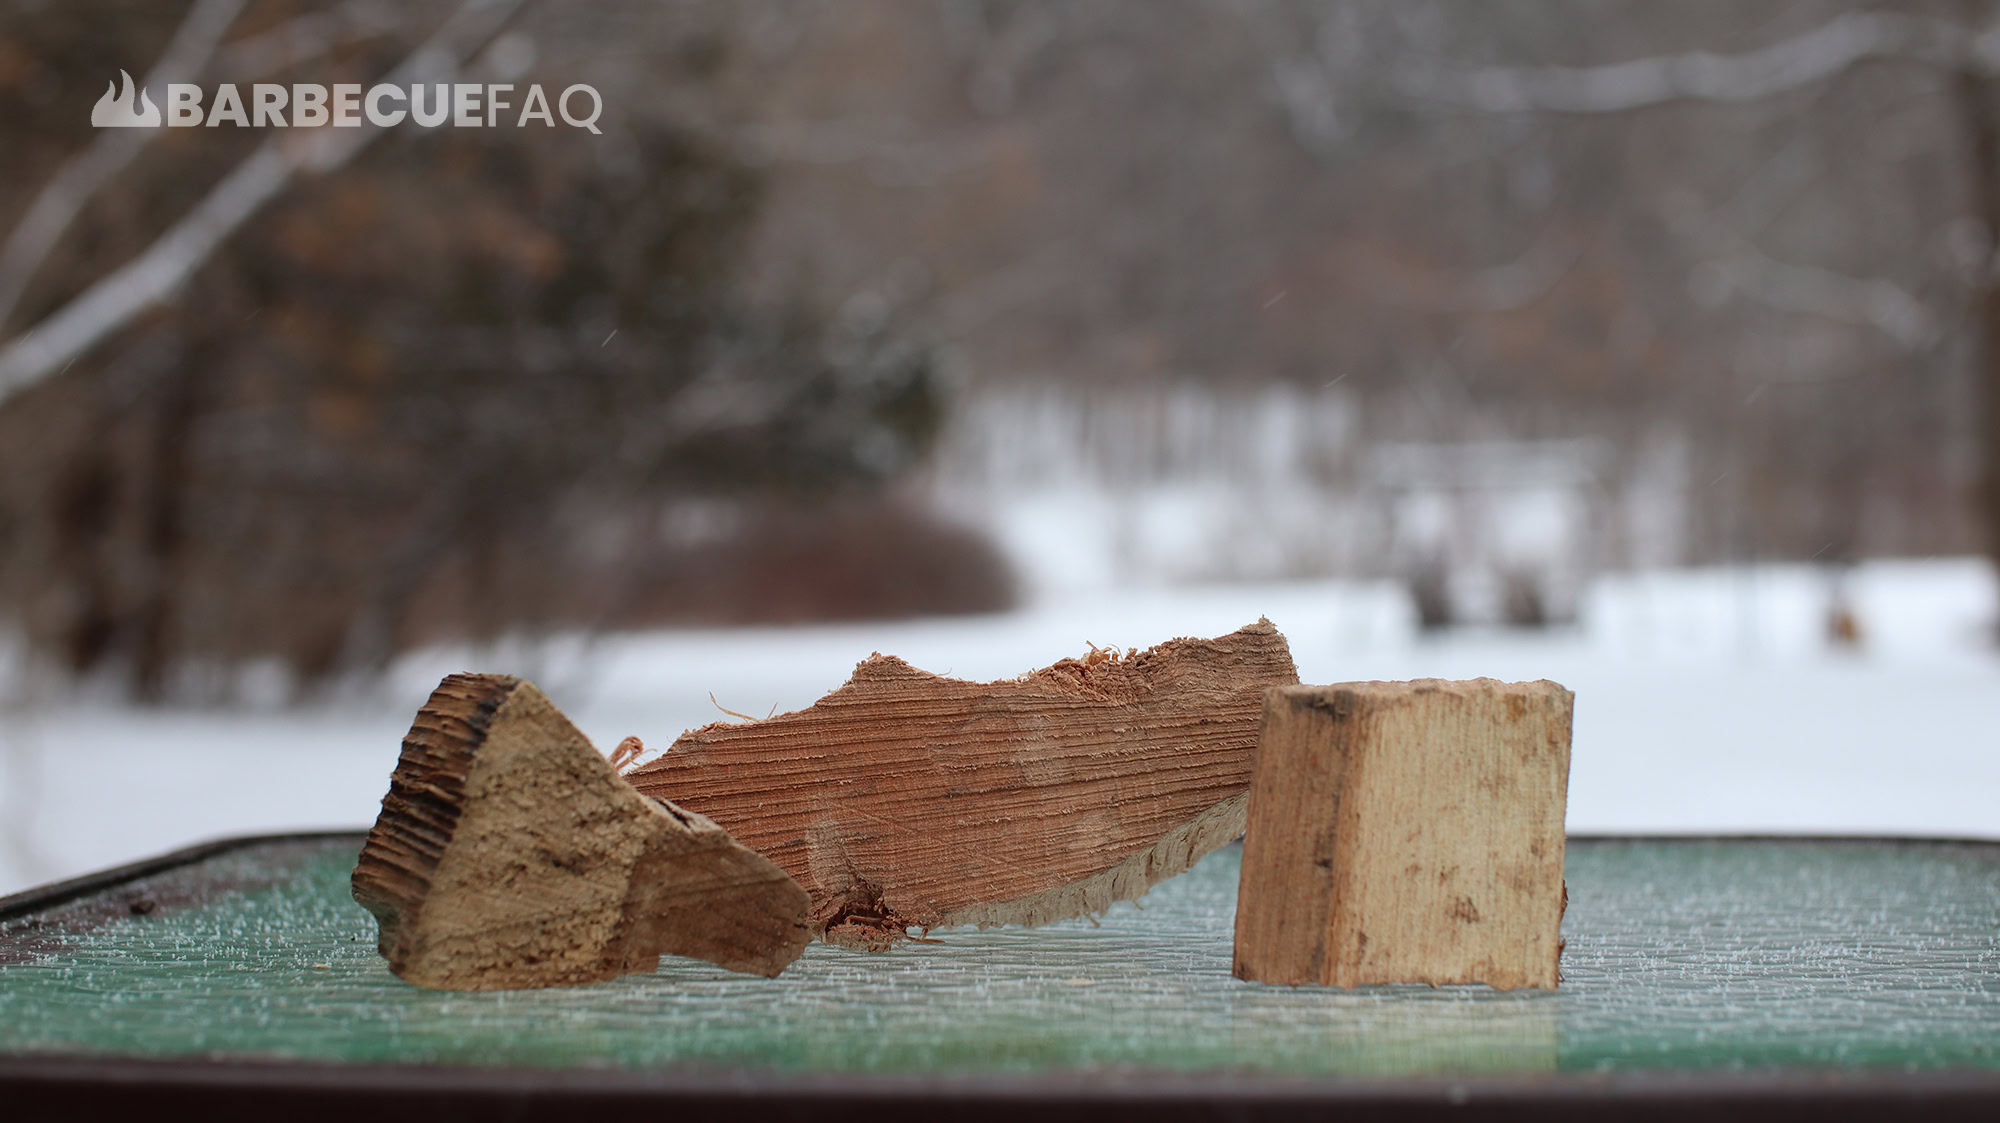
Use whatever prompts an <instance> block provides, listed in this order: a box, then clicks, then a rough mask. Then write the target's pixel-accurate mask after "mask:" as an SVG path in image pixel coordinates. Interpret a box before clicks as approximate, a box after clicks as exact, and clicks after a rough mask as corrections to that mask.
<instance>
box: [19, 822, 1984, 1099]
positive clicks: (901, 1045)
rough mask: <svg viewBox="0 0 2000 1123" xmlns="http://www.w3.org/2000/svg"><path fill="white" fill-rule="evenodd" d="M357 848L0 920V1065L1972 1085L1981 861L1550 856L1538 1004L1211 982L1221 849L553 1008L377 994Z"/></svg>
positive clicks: (1479, 991)
mask: <svg viewBox="0 0 2000 1123" xmlns="http://www.w3.org/2000/svg"><path fill="white" fill-rule="evenodd" d="M359 847H360V836H359V835H354V836H351V837H349V836H341V837H326V838H315V839H299V840H277V841H263V842H257V843H253V844H248V845H244V846H240V847H236V848H233V849H228V850H224V851H222V852H219V853H215V854H211V855H209V856H207V857H204V858H202V859H200V860H198V861H194V862H191V863H188V864H184V865H181V866H178V867H176V868H171V869H167V870H163V871H160V872H157V873H154V874H151V875H149V876H146V877H142V878H139V879H136V880H129V881H125V882H122V883H119V884H115V885H109V886H100V887H98V888H96V889H94V890H92V891H91V892H88V893H86V894H84V895H82V896H79V897H75V898H74V899H70V900H67V901H64V902H63V903H60V904H54V905H47V906H41V907H37V908H34V909H32V910H30V911H27V912H25V913H22V912H21V910H20V909H19V907H18V906H17V907H16V909H15V912H16V915H14V916H12V917H10V918H8V919H6V920H5V921H4V922H0V1056H4V1055H14V1056H21V1055H35V1054H50V1053H64V1054H79V1053H81V1054H90V1055H108V1056H128V1057H185V1056H191V1055H201V1056H232V1057H255V1058H285V1059H295V1060H308V1061H329V1062H336V1063H359V1062H366V1063H377V1064H379V1063H392V1064H401V1063H417V1064H449V1065H475V1066H507V1067H513V1068H522V1067H526V1068H573V1067H583V1066H590V1067H612V1068H628V1069H631V1068H646V1069H655V1070H657V1069H670V1070H676V1071H686V1072H716V1071H725V1072H741V1071H744V1070H754V1071H765V1072H772V1071H775V1072H785V1073H820V1074H827V1073H840V1074H846V1073H852V1074H893V1075H904V1074H919V1075H923V1074H936V1073H941V1072H951V1073H959V1074H965V1073H971V1074H979V1073H986V1074H1013V1073H1036V1074H1060V1073H1075V1072H1088V1071H1101V1070H1105V1069H1114V1070H1167V1071H1175V1072H1183V1073H1187V1072H1193V1073H1208V1072H1237V1073H1248V1074H1265V1075H1286V1076H1322V1077H1324V1076H1339V1077H1344V1076H1357V1075H1359V1076H1383V1077H1404V1076H1421V1075H1475V1074H1495V1075H1515V1074H1533V1073H1547V1072H1585V1073H1588V1072H1607V1071H1608V1072H1634V1071H1660V1070H1703V1071H1715V1070H1727V1069H1754V1070H1764V1069H1801V1068H1803V1069H1811V1070H1841V1071H1881V1070H1889V1071H1931V1070H1938V1069H1947V1068H1960V1069H1963V1068H1971V1069H1989V1070H1991V1069H2000V845H1989V844H1978V843H1926V842H1883V841H1823V840H1658V839H1647V840H1611V839H1575V840H1572V841H1571V844H1570V851H1569V863H1568V879H1569V888H1570V908H1569V913H1568V915H1567V917H1566V918H1565V920H1564V923H1563V931H1564V934H1565V936H1566V937H1567V939H1568V941H1569V949H1568V952H1567V953H1566V955H1565V956H1564V959H1563V970H1564V974H1565V976H1566V981H1565V982H1564V984H1563V986H1562V988H1561V989H1560V990H1559V991H1556V992H1515V993H1504V994H1503V993H1499V992H1496V991H1492V990H1489V989H1486V988H1484V987H1443V988H1430V987H1421V986H1411V987H1378V988H1369V989H1364V990H1357V991H1340V990H1334V989H1326V988H1317V987H1301V988H1296V989H1294V988H1286V987H1272V986H1265V985H1259V984H1253V983H1245V982H1242V981H1239V980H1237V979H1235V978H1233V977H1231V976H1230V974H1229V964H1230V940H1231V926H1232V914H1233V912H1234V908H1235V898H1236V879H1237V869H1238V860H1239V852H1238V851H1237V850H1236V849H1235V848H1233V847H1232V848H1229V849H1226V850H1224V851H1222V852H1219V853H1217V854H1215V855H1212V856H1211V857H1209V858H1208V859H1207V860H1205V861H1203V862H1202V863H1201V864H1200V865H1199V866H1198V867H1196V868H1195V869H1194V870H1193V871H1191V872H1190V873H1188V874H1185V875H1183V876H1181V877H1179V878H1176V879H1174V880H1172V881H1170V882H1167V883H1165V884H1163V885H1161V886H1159V887H1158V888H1157V889H1155V890H1154V891H1153V893H1152V894H1151V895H1150V896H1148V897H1147V898H1145V900H1144V901H1142V902H1141V904H1142V905H1143V906H1144V907H1143V908H1139V907H1135V906H1133V905H1119V906H1116V907H1114V908H1113V909H1112V910H1111V911H1110V912H1109V913H1107V914H1106V915H1104V916H1103V917H1101V918H1099V920H1098V922H1097V923H1092V922H1090V921H1087V920H1086V921H1075V922H1071V923H1066V924H1061V925H1056V926H1053V927H1049V928H1042V929H1032V930H1026V929H999V930H990V931H970V930H951V931H943V932H939V933H937V934H936V936H937V938H938V939H939V941H940V942H938V943H935V944H914V945H906V946H903V947H900V948H898V949H897V950H895V951H893V952H890V953H887V954H883V955H869V954H866V953H858V952H849V951H844V950H841V949H839V948H834V947H830V946H823V945H815V946H813V947H812V948H810V949H808V951H807V952H806V954H805V956H804V958H802V959H801V960H800V961H799V962H797V963H796V964H794V965H793V966H792V967H791V968H790V969H789V970H787V971H786V972H785V974H784V975H783V976H782V977H780V978H777V979H757V978H751V977H747V976H742V975H732V974H730V973H728V972H725V971H722V970H720V969H718V968H714V967H710V966H708V965H706V964H702V963H697V962H692V961H685V960H677V959H672V958H669V959H668V960H667V961H666V962H664V963H663V964H662V965H661V967H660V970H659V972H658V973H657V974H654V975H650V976H644V977H633V978H626V979H622V980H618V981H615V982H610V983H602V984H598V985H595V986H589V987H582V988H576V989H568V990H546V991H513V992H500V993H486V994H449V993H440V992H434V991H425V990H420V989H417V988H415V987H411V986H408V985H405V984H404V983H402V982H400V981H398V980H397V979H396V978H395V977H394V976H392V975H391V974H390V973H389V972H388V970H387V968H386V967H385V966H384V964H383V961H382V960H381V959H380V958H379V957H378V956H377V955H376V953H375V925H374V921H373V920H372V918H370V917H369V916H368V915H367V914H366V913H364V912H363V911H362V910H361V909H360V908H359V907H358V906H356V905H355V904H354V902H353V900H352V899H351V898H350V897H349V896H348V889H347V879H348V873H349V870H350V869H351V868H352V866H353V863H354V856H355V853H356V852H357V850H358V849H359Z"/></svg>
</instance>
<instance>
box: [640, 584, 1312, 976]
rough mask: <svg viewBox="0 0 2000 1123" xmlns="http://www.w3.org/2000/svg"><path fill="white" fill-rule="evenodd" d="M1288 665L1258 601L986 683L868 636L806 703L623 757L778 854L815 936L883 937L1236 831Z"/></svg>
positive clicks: (1137, 871)
mask: <svg viewBox="0 0 2000 1123" xmlns="http://www.w3.org/2000/svg"><path fill="white" fill-rule="evenodd" d="M1297 681H1298V672H1297V670H1296V669H1295V668H1294V667H1293V665H1292V656H1291V651H1290V649H1289V648H1288V647H1287V646H1286V643H1285V637H1284V636H1283V635H1281V634H1279V632H1278V630H1277V629H1276V628H1274V627H1272V626H1271V623H1270V621H1268V620H1262V621H1259V622H1258V623H1256V624H1252V625H1250V626H1248V627H1246V628H1243V629H1241V630H1239V631H1236V632H1232V633H1230V634H1229V635H1226V636H1222V637H1220V638H1217V639H1177V640H1172V641H1170V642H1167V643H1163V644H1161V645H1159V646H1158V647H1154V648H1152V649H1150V650H1147V651H1143V652H1137V653H1127V654H1124V655H1120V654H1118V653H1116V652H1115V651H1100V650H1096V649H1094V648H1093V650H1092V653H1091V654H1090V655H1089V656H1088V657H1086V658H1083V659H1065V660H1063V661H1061V662H1059V663H1057V664H1055V665H1054V666H1051V667H1047V668H1044V669H1042V670H1038V671H1034V672H1032V673H1030V674H1026V675H1023V676H1021V677H1020V678H1017V679H1009V680H1005V681H1001V682H991V683H974V682H965V681H962V680H959V679H951V678H944V677H942V676H939V675H934V674H931V673H929V672H927V671H920V670H918V669H916V668H915V667H912V666H910V665H909V664H908V663H905V662H904V661H903V660H901V659H896V658H892V657H889V656H884V655H880V654H876V655H872V656H870V657H869V658H868V659H866V660H863V661H862V662H861V664H860V665H859V666H857V667H856V668H855V670H854V675H853V677H852V678H850V679H849V680H848V682H847V684H846V685H845V686H842V687H841V688H840V689H838V690H836V691H834V692H833V693H831V694H829V695H827V696H826V697H825V698H822V699H820V701H819V702H818V703H816V704H815V705H813V706H811V707H810V708H808V709H805V710H800V711H798V712H796V713H789V714H783V715H781V716H778V717H775V718H770V719H767V720H764V721H758V722H753V723H749V724H739V725H731V724H720V723H719V724H715V725H709V726H706V727H704V728H701V729H696V730H692V731H690V732H688V733H685V734H683V735H682V736H681V737H680V739H679V740H677V741H675V742H674V744H673V746H672V748H670V749H669V750H668V751H667V753H666V754H665V755H664V756H662V757H660V758H659V759H657V760H655V761H652V762H651V763H648V764H646V765H644V766H642V767H640V768H638V769H636V770H634V771H632V772H629V773H627V774H626V775H627V778H628V779H630V780H631V781H632V784H633V786H635V787H637V788H638V789H639V790H640V791H642V792H645V793H647V794H649V795H654V796H658V797H661V798H669V797H671V798H673V799H675V800H676V801H678V802H680V803H682V804H683V805H685V806H687V807H691V808H693V809H695V810H697V811H700V812H701V813H702V814H704V815H707V816H709V817H711V818H713V819H714V820H715V821H716V822H718V823H720V824H722V825H723V826H724V827H726V828H727V829H728V830H729V831H730V832H731V833H732V834H733V835H735V836H736V838H738V839H739V840H741V841H742V842H743V843H744V844H745V845H747V846H750V847H752V848H754V849H756V850H757V851H758V852H759V853H761V854H763V855H764V856H766V857H768V858H770V859H771V860H772V861H773V862H776V863H777V864H778V865H779V866H781V867H783V868H784V870H785V871H786V872H787V873H789V874H791V875H792V876H793V877H794V878H796V879H797V880H798V882H799V884H801V885H803V886H805V888H806V890H807V891H808V892H809V893H810V894H811V895H812V902H813V912H812V920H813V925H814V927H815V929H816V930H817V931H819V932H820V933H821V934H822V935H823V936H825V937H826V938H827V939H828V940H830V941H832V942H835V943H839V944H843V945H846V946H849V947H862V948H868V949H871V950H882V949H884V948H887V947H889V946H890V945H892V944H894V943H895V942H897V941H898V940H901V939H904V938H906V937H907V934H908V933H907V930H908V929H910V928H913V927H914V928H921V929H923V930H925V931H926V932H928V931H929V930H930V929H932V928H937V927H944V926H948V925H956V924H977V925H981V926H990V925H999V924H1045V923H1049V922H1052V921H1057V920H1063V919H1067V918H1069V917H1073V916H1080V915H1085V914H1090V913H1096V912H1101V911H1103V910H1104V909H1105V908H1107V907H1108V906H1110V905H1111V903H1112V902H1114V901H1123V900H1131V899H1133V898H1135V897H1139V896H1141V895H1143V894H1144V893H1145V892H1146V890H1147V889H1149V888H1151V887H1152V885H1153V884H1154V883H1156V882H1158V881H1160V880H1162V879H1164V878H1168V877H1171V876H1173V875H1174V874H1177V873H1180V872H1181V871H1183V870H1185V869H1187V868H1188V867H1189V866H1192V865H1193V864H1194V863H1195V862H1196V861H1197V860H1199V859H1200V858H1201V857H1202V856H1203V855H1205V854H1207V853H1209V852H1210V851H1212V850H1214V849H1216V848H1217V847H1219V846H1222V845H1224V844H1225V843H1228V842H1229V841H1231V840H1232V839H1235V838H1236V837H1237V836H1239V835H1240V834H1242V833H1243V820H1244V813H1245V812H1244V808H1245V804H1246V802H1247V799H1248V794H1249V784H1250V773H1251V767H1252V760H1251V758H1252V755H1253V753H1254V751H1255V749H1256V744H1257V719H1258V714H1259V712H1260V710H1261V707H1262V705H1263V701H1262V699H1263V692H1264V690H1265V688H1266V687H1270V686H1274V685H1280V684H1286V683H1296V682H1297Z"/></svg>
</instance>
